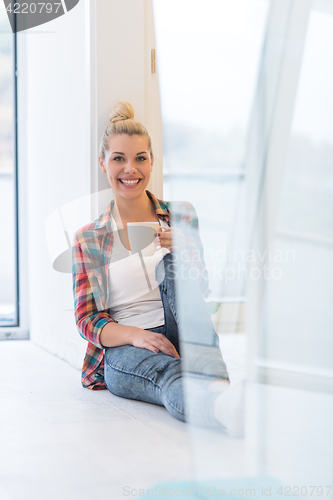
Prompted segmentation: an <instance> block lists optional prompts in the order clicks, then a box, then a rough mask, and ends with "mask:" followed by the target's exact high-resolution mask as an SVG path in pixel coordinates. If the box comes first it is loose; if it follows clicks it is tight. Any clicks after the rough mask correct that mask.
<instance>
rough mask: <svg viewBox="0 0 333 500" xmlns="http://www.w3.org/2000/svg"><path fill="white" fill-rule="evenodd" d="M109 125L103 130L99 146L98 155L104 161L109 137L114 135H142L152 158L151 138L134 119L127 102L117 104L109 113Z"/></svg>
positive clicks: (130, 106) (131, 109)
mask: <svg viewBox="0 0 333 500" xmlns="http://www.w3.org/2000/svg"><path fill="white" fill-rule="evenodd" d="M109 118H110V123H109V125H108V126H107V127H106V129H105V130H104V133H103V136H102V139H101V142H100V145H99V155H100V156H101V158H102V159H103V160H104V158H105V151H106V150H108V148H109V140H110V137H112V136H114V135H120V134H127V135H142V136H144V137H146V138H147V141H148V149H149V152H150V157H151V158H153V156H154V155H153V150H152V146H151V138H150V135H149V134H148V130H147V129H146V127H144V126H143V125H142V123H140V122H138V121H137V120H135V119H134V109H133V107H132V105H131V104H130V103H129V102H117V104H116V105H115V107H114V108H113V110H112V111H111V113H110V116H109Z"/></svg>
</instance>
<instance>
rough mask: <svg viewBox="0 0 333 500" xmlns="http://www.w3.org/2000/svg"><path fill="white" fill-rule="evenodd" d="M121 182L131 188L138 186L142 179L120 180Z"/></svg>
mask: <svg viewBox="0 0 333 500" xmlns="http://www.w3.org/2000/svg"><path fill="white" fill-rule="evenodd" d="M120 180H121V182H122V183H123V184H127V185H129V186H131V185H133V184H137V183H138V182H139V180H140V179H137V180H136V181H126V180H125V179H120Z"/></svg>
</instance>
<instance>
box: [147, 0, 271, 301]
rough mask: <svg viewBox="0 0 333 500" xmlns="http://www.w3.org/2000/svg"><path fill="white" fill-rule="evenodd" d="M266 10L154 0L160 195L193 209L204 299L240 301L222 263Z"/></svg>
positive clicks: (247, 4) (252, 1) (241, 236)
mask: <svg viewBox="0 0 333 500" xmlns="http://www.w3.org/2000/svg"><path fill="white" fill-rule="evenodd" d="M267 11H268V2H267V1H265V0H249V1H248V0H235V1H233V2H230V1H225V0H222V1H221V0H218V1H217V0H209V1H207V2H205V3H204V4H203V3H202V2H201V1H198V0H195V1H193V0H181V1H179V0H157V1H155V2H154V14H155V27H156V40H157V65H158V66H157V67H158V73H159V82H160V91H161V104H162V119H163V149H164V161H163V167H164V193H163V197H164V199H166V200H186V201H189V202H191V203H192V204H193V205H194V207H195V209H196V211H197V214H198V217H199V223H200V234H201V238H202V241H203V245H204V249H205V261H206V267H207V269H208V272H209V277H210V288H211V295H210V296H209V300H210V301H217V302H231V301H234V302H240V301H242V300H243V299H244V291H243V289H242V285H241V280H242V277H241V276H238V275H237V273H235V270H234V269H230V268H229V269H227V268H226V261H227V260H229V262H230V261H233V262H234V264H233V265H234V266H236V264H235V262H236V261H237V256H236V257H234V253H235V252H236V251H237V250H243V249H244V244H245V230H244V229H245V224H246V223H245V215H246V212H245V204H244V200H245V196H244V195H245V192H244V189H245V175H246V172H245V171H244V160H245V154H246V147H247V127H248V122H249V118H250V113H251V107H252V102H253V95H254V91H255V86H256V79H257V73H258V66H259V63H260V55H261V49H262V43H263V36H264V33H265V25H266V18H267ZM235 226H236V231H235V230H234V229H235ZM231 234H232V237H233V240H232V241H231ZM227 252H230V253H231V254H232V255H233V257H234V258H233V257H232V258H231V259H227V258H226V253H227ZM238 257H239V255H238ZM231 275H232V276H233V278H232V279H228V276H231Z"/></svg>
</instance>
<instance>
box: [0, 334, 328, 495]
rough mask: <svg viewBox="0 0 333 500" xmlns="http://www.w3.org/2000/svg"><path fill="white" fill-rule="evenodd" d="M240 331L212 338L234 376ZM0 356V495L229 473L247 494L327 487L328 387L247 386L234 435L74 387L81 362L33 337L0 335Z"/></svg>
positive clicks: (91, 491)
mask: <svg viewBox="0 0 333 500" xmlns="http://www.w3.org/2000/svg"><path fill="white" fill-rule="evenodd" d="M244 340H245V339H244V338H243V340H242V337H241V336H238V335H237V336H233V337H229V338H228V336H224V337H222V338H221V347H222V351H223V352H224V358H225V361H226V363H227V366H228V370H229V374H230V378H231V382H232V383H233V382H234V381H237V380H239V379H241V378H242V377H244V375H245V363H244V356H245V343H244ZM224 343H225V345H224ZM0 356H1V372H0V500H53V499H57V500H58V499H61V500H67V499H71V500H79V499H80V500H92V499H95V498H96V499H97V498H103V499H107V500H109V499H110V500H118V499H119V500H120V499H122V498H136V496H135V490H136V492H137V496H138V492H139V490H140V489H145V488H148V487H149V486H152V485H156V484H163V483H165V482H166V481H168V482H171V481H177V480H179V481H182V482H185V481H187V480H188V481H190V480H191V481H194V480H197V481H201V480H202V479H211V480H213V481H215V480H221V479H223V478H224V479H223V481H225V480H226V481H228V479H230V478H231V480H232V478H236V477H237V478H240V479H239V481H241V480H242V478H243V479H244V478H245V479H247V478H249V477H252V478H254V479H256V478H257V479H256V481H257V483H256V484H257V487H258V495H259V496H256V498H260V497H261V496H262V495H261V494H259V486H260V484H261V483H260V481H261V480H262V478H263V477H264V478H266V479H267V478H268V482H269V481H270V478H272V483H269V484H275V485H276V484H281V485H283V487H284V488H285V487H286V485H290V486H295V487H301V486H306V487H307V488H308V487H309V486H310V485H316V487H318V488H320V487H321V486H322V487H323V488H324V489H323V493H322V495H320V491H321V490H320V489H319V490H316V491H315V494H313V495H310V490H309V489H308V490H307V494H306V495H304V494H301V495H299V496H302V498H310V499H311V500H314V499H316V498H317V496H322V497H323V498H325V499H327V498H332V494H333V488H332V489H331V490H330V491H329V490H328V487H329V486H330V485H332V483H333V433H332V427H333V425H332V422H333V396H332V395H331V394H319V393H312V392H308V391H296V390H294V389H289V388H280V387H269V386H262V385H260V384H259V385H258V384H257V385H252V386H251V385H248V387H247V421H246V437H245V439H236V438H231V437H229V436H227V435H226V434H224V433H216V432H213V431H209V430H205V429H198V428H194V427H190V426H187V425H186V424H184V423H182V422H180V421H178V420H176V419H174V418H173V417H171V416H170V415H169V414H168V412H167V411H166V410H165V409H164V408H163V407H160V406H156V405H151V404H147V403H142V402H136V401H131V400H126V399H123V398H118V397H117V396H114V395H112V394H111V393H110V392H109V391H107V390H106V391H90V390H87V389H83V388H82V386H81V382H80V372H79V371H78V370H76V369H74V368H72V367H71V366H70V365H68V364H67V363H66V362H64V361H62V360H60V359H58V358H56V357H55V356H53V355H51V354H49V353H47V352H46V351H44V350H43V349H41V348H39V347H38V346H36V345H34V344H33V343H32V342H29V341H2V342H0ZM258 478H259V479H258ZM237 481H238V480H237ZM237 481H236V483H235V484H241V483H240V482H239V481H238V483H237ZM274 481H275V482H274ZM266 482H267V481H266ZM225 484H227V483H226V482H225ZM129 491H132V493H133V495H129V494H128V492H129ZM256 491H257V490H256ZM294 491H295V490H291V494H292V496H293V492H294ZM303 491H305V490H304V489H303ZM284 493H285V495H282V497H283V496H287V495H286V493H287V491H286V490H284ZM326 493H328V494H326ZM185 496H186V495H185ZM185 496H183V497H185ZM282 497H281V495H277V496H276V495H275V496H274V494H271V495H270V498H271V500H272V498H277V499H281V498H282ZM193 498H198V497H195V496H193ZM234 498H235V497H234ZM252 498H253V496H252Z"/></svg>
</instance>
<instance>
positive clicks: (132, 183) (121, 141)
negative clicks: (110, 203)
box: [99, 134, 154, 200]
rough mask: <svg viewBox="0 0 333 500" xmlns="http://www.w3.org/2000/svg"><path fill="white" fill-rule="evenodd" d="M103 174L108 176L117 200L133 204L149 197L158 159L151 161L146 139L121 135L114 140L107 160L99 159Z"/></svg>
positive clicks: (110, 141)
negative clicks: (153, 172)
mask: <svg viewBox="0 0 333 500" xmlns="http://www.w3.org/2000/svg"><path fill="white" fill-rule="evenodd" d="M99 164H100V167H101V170H102V172H106V173H107V176H108V180H109V183H110V186H111V187H112V188H113V192H114V195H115V198H116V200H117V199H119V197H121V198H125V199H128V200H133V199H135V198H139V197H140V196H142V195H145V189H146V187H147V185H148V182H149V179H150V174H151V172H152V170H153V164H154V158H151V157H150V153H149V147H148V141H147V139H146V137H145V136H141V135H127V134H119V135H114V136H112V137H110V140H109V148H108V149H107V150H106V151H105V158H104V159H102V157H101V156H100V157H99Z"/></svg>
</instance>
